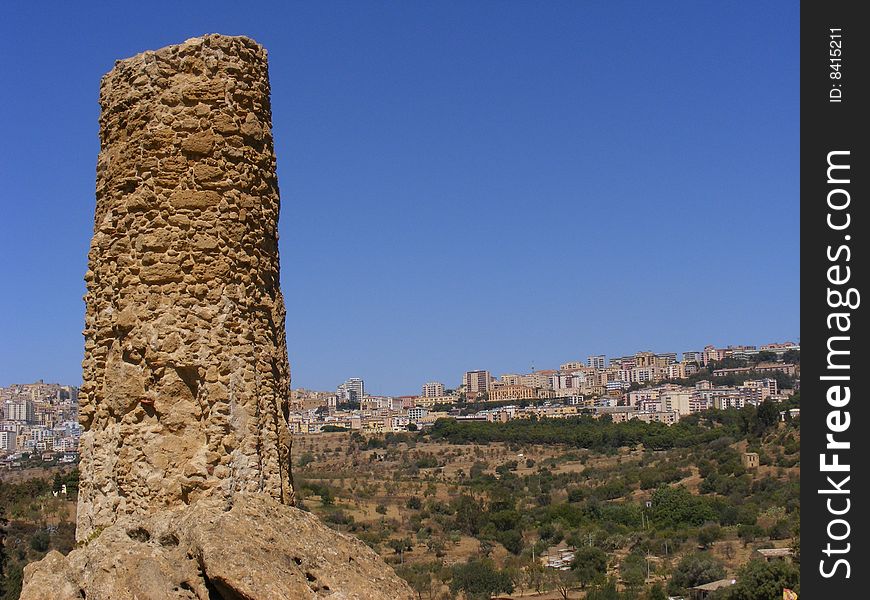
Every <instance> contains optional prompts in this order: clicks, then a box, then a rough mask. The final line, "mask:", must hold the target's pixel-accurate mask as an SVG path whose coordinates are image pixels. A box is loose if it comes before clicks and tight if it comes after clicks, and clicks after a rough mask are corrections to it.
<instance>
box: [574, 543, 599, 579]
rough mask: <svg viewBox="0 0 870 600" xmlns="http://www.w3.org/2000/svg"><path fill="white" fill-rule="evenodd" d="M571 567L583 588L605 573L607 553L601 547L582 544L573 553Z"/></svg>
mask: <svg viewBox="0 0 870 600" xmlns="http://www.w3.org/2000/svg"><path fill="white" fill-rule="evenodd" d="M571 569H572V570H573V571H576V572H577V580H578V581H579V582H580V585H581V586H583V587H584V588H585V587H586V586H587V585H589V584H590V583H593V582H595V581H598V580H600V579H601V578H602V577H603V576H604V575H605V574H606V573H607V554H606V553H605V552H604V550H602V549H601V548H596V547H594V546H582V547H580V548H578V549H577V551H576V552H575V553H574V562H573V563H571Z"/></svg>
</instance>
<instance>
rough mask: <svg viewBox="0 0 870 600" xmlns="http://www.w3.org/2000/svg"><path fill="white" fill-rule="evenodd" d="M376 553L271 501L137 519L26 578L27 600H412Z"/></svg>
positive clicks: (54, 555) (213, 502)
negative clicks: (327, 599) (49, 599)
mask: <svg viewBox="0 0 870 600" xmlns="http://www.w3.org/2000/svg"><path fill="white" fill-rule="evenodd" d="M413 597H414V594H413V593H412V592H411V590H410V588H408V587H407V585H406V584H405V583H404V582H403V581H402V580H401V579H399V578H398V577H396V575H395V573H394V572H393V571H392V569H391V568H390V567H388V566H387V565H386V564H384V563H383V562H382V561H381V559H380V558H379V557H378V556H377V555H376V554H375V553H374V551H372V550H371V549H370V548H369V547H368V546H366V545H365V544H363V543H362V542H360V541H359V540H357V539H355V538H351V537H349V536H345V535H342V534H340V533H337V532H334V531H332V530H331V529H329V528H327V527H326V526H324V525H323V524H321V523H320V521H319V520H318V519H317V518H316V517H314V516H312V515H310V514H308V513H306V512H303V511H301V510H299V509H296V508H292V507H288V506H285V505H282V504H280V503H278V502H277V501H275V500H273V499H272V498H270V497H268V496H263V495H247V494H241V495H238V496H236V497H235V499H234V501H233V503H232V505H231V506H230V505H226V504H223V503H221V502H220V501H218V500H217V499H215V498H207V499H204V500H202V501H200V502H197V503H196V504H194V505H191V506H189V507H183V508H180V509H176V510H171V509H166V510H162V511H159V512H154V513H151V514H150V515H133V516H127V517H123V518H120V519H118V521H117V522H116V523H115V524H114V525H112V526H110V527H108V528H107V529H105V530H104V531H102V533H100V535H99V536H98V537H96V539H94V540H93V541H91V542H89V543H88V544H86V545H85V546H84V547H82V548H78V549H76V550H73V551H72V552H70V554H69V555H68V556H66V557H64V556H63V555H62V554H60V553H58V552H51V553H50V554H49V555H48V556H46V558H45V559H43V560H42V561H40V562H38V563H32V564H30V565H28V566H27V567H25V570H24V591H23V593H22V595H21V600H46V599H48V598H53V599H56V600H81V599H82V598H87V600H134V599H135V600H170V599H172V600H175V599H178V600H182V599H184V600H193V599H196V600H253V599H257V600H304V599H308V598H311V599H313V598H330V599H332V600H351V599H353V600H410V599H411V598H413Z"/></svg>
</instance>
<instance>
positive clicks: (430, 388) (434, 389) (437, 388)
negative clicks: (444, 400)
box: [421, 381, 444, 398]
mask: <svg viewBox="0 0 870 600" xmlns="http://www.w3.org/2000/svg"><path fill="white" fill-rule="evenodd" d="M443 395H444V384H443V383H440V382H438V381H430V382H429V383H424V384H423V393H422V394H421V396H423V397H424V398H436V397H438V396H443Z"/></svg>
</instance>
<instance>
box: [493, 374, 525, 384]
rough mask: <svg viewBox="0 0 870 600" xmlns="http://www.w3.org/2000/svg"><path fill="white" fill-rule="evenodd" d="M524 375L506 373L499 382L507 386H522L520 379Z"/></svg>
mask: <svg viewBox="0 0 870 600" xmlns="http://www.w3.org/2000/svg"><path fill="white" fill-rule="evenodd" d="M521 377H522V375H517V374H516V373H505V374H504V375H502V376H501V377H499V378H498V380H499V381H500V382H501V383H503V384H505V385H520V378H521Z"/></svg>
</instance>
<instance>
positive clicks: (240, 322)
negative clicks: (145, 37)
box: [21, 35, 413, 600]
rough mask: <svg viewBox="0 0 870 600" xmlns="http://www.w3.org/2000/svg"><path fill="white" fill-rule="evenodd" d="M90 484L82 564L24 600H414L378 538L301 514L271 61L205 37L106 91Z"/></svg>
mask: <svg viewBox="0 0 870 600" xmlns="http://www.w3.org/2000/svg"><path fill="white" fill-rule="evenodd" d="M100 103H101V105H102V114H101V117H100V140H101V150H100V155H99V160H98V164H97V207H96V222H95V225H94V238H93V241H92V244H91V250H90V254H89V268H88V272H87V273H86V275H85V280H86V282H87V294H86V296H85V302H86V306H87V308H86V315H85V332H84V334H85V358H84V362H83V363H82V366H83V370H84V375H83V379H84V385H83V386H82V390H81V394H80V395H79V399H80V403H81V406H80V408H81V421H82V424H83V425H84V427H85V433H84V435H83V436H82V440H81V446H80V450H81V464H80V471H81V481H80V491H79V503H78V517H77V529H76V537H77V539H78V540H79V542H80V547H79V548H77V549H76V550H73V551H72V552H71V553H70V554H69V555H68V556H66V557H64V556H63V555H61V554H59V553H57V552H50V553H49V554H48V555H47V556H46V557H45V558H44V559H43V560H42V561H40V562H37V563H33V564H30V565H28V566H27V567H26V570H25V581H24V589H23V591H22V595H21V598H23V599H24V600H35V599H39V600H44V599H45V598H56V599H59V600H67V599H69V600H72V599H76V600H80V599H82V598H88V600H134V599H136V600H158V599H160V600H162V599H188V600H191V599H194V598H195V599H200V600H271V599H276V600H277V599H279V598H280V599H286V598H294V599H295V598H299V599H305V598H320V597H325V596H328V597H330V598H334V599H335V600H342V599H348V600H350V599H359V600H382V599H383V600H404V599H408V600H410V598H411V597H412V596H413V594H412V593H411V590H410V588H409V587H408V586H407V584H405V583H404V582H403V581H402V580H401V579H400V578H399V577H397V576H396V574H395V573H394V572H393V571H392V569H390V567H388V566H387V565H386V564H385V563H384V562H383V561H381V559H380V558H379V557H378V556H377V555H376V554H375V553H374V552H373V551H372V550H371V549H369V548H368V547H367V546H365V544H363V543H361V542H360V541H358V540H356V539H354V538H350V537H348V536H345V535H342V534H340V533H337V532H334V531H332V530H330V529H329V528H327V527H325V526H324V525H322V524H321V523H320V521H318V520H317V518H316V517H314V516H312V515H310V514H308V513H305V512H303V511H300V510H297V509H295V508H293V507H292V505H293V503H294V495H293V485H292V477H291V473H290V434H289V431H288V428H287V414H288V410H289V402H290V397H289V396H290V369H289V366H288V363H287V349H286V341H285V332H284V302H283V299H282V297H281V292H280V290H279V278H278V233H277V224H278V202H279V200H278V187H277V181H276V178H275V157H274V153H273V149H272V137H271V131H270V128H271V114H270V108H269V80H268V72H267V64H266V52H265V50H263V49H262V48H261V47H260V46H259V45H257V44H256V43H255V42H253V41H251V40H249V39H247V38H243V37H225V36H219V35H209V36H205V37H202V38H196V39H192V40H188V41H187V42H185V43H184V44H181V45H179V46H171V47H168V48H163V49H162V50H158V51H156V52H146V53H144V54H140V55H139V56H136V57H133V58H131V59H128V60H123V61H119V62H117V63H116V65H115V68H114V69H113V70H112V71H111V72H110V73H109V74H108V75H106V76H105V77H104V78H103V82H102V88H101V92H100Z"/></svg>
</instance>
